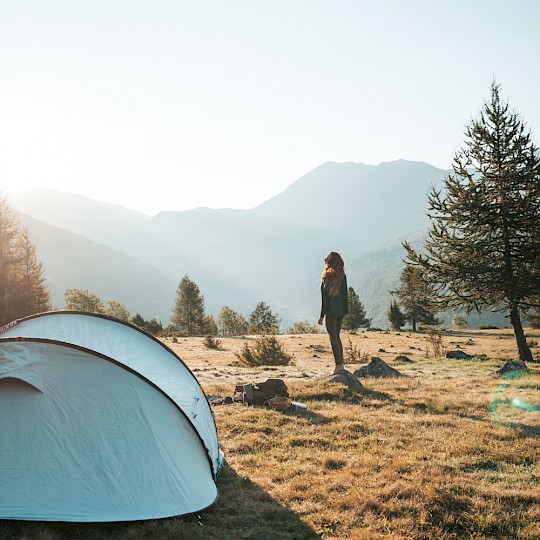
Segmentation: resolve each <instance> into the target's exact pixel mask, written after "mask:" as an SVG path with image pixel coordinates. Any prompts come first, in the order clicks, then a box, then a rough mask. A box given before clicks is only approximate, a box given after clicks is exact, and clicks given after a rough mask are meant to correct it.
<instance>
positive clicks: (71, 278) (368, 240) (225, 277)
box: [8, 160, 446, 330]
mask: <svg viewBox="0 0 540 540" xmlns="http://www.w3.org/2000/svg"><path fill="white" fill-rule="evenodd" d="M445 174H446V171H443V170H441V169H437V168H436V167H433V166H431V165H429V164H427V163H420V162H411V161H403V160H400V161H396V162H391V163H382V164H380V165H378V166H372V165H363V164H357V163H333V162H328V163H325V164H323V165H321V166H320V167H318V168H316V169H314V170H313V171H311V172H310V173H308V174H306V175H305V176H303V177H302V178H300V179H299V180H297V181H296V182H294V183H293V184H292V185H291V186H289V188H287V189H286V190H285V191H284V192H282V193H280V194H279V195H277V196H276V197H273V198H272V199H270V200H268V201H266V202H265V203H263V204H261V205H260V206H258V207H256V208H254V209H252V210H232V209H222V210H212V209H209V208H198V209H195V210H190V211H185V212H161V213H159V214H157V215H156V216H153V217H149V216H146V215H144V214H140V213H137V212H132V211H130V210H127V209H125V208H123V207H121V206H117V205H111V204H107V203H102V202H99V201H94V200H92V199H88V198H85V197H82V196H80V195H73V194H65V193H60V192H52V191H40V192H33V193H32V192H30V193H26V194H18V195H8V199H9V201H10V204H11V205H12V206H13V207H14V208H16V209H18V210H20V211H21V212H23V213H25V214H27V215H26V216H22V217H23V220H24V221H25V222H27V223H28V224H29V226H30V229H31V234H32V239H33V241H34V242H35V244H36V246H37V248H38V254H39V256H40V259H41V260H42V261H43V262H44V264H45V266H46V271H47V276H48V277H49V280H50V281H51V283H52V287H53V297H55V298H62V303H63V292H64V290H65V289H66V288H69V287H79V288H86V289H89V290H91V291H92V292H94V293H95V294H98V295H99V296H101V297H102V298H103V299H105V300H107V299H117V300H120V301H122V302H124V303H125V304H126V305H128V307H129V308H130V310H131V311H139V312H140V313H141V314H142V315H143V317H145V318H151V317H154V316H156V315H159V317H160V318H161V320H162V322H164V323H168V320H169V316H170V314H171V310H172V305H173V302H174V298H175V294H176V286H177V285H178V283H179V281H180V279H181V278H182V276H184V275H185V274H188V275H189V276H190V278H191V279H193V280H194V281H195V282H196V283H197V284H198V285H199V287H200V289H201V291H202V293H203V295H204V297H205V301H206V307H207V312H208V313H212V314H214V315H216V316H217V314H218V312H219V310H220V309H221V307H222V306H223V305H228V306H229V307H231V308H232V309H235V310H237V311H241V312H242V313H244V315H246V316H248V315H249V313H250V312H251V311H252V310H253V308H254V307H255V304H256V303H257V302H258V301H260V300H264V301H265V302H267V303H269V304H270V306H271V307H272V309H273V310H274V312H277V313H278V314H279V315H280V316H281V317H282V319H283V321H282V325H281V329H282V330H286V328H287V327H288V326H289V325H290V324H291V323H292V322H294V321H296V320H303V319H309V320H311V321H313V320H315V319H316V318H317V316H318V312H319V309H320V305H319V283H320V274H321V270H322V261H323V259H324V257H325V255H326V254H327V253H328V251H330V250H335V251H340V252H341V253H342V254H343V255H344V256H345V258H346V261H347V264H348V276H349V284H350V285H351V286H352V287H354V288H355V290H356V292H357V293H358V294H359V296H360V299H361V300H362V301H363V302H364V304H365V306H366V308H367V311H368V316H370V317H373V324H374V325H376V326H380V327H387V326H388V322H387V320H386V309H387V307H388V303H389V301H388V298H389V293H388V290H389V288H393V287H395V286H396V285H397V283H398V279H399V273H400V271H401V268H402V264H403V263H402V258H403V256H404V253H403V248H402V247H401V244H400V241H401V239H403V238H405V237H407V238H413V239H420V238H421V237H422V235H423V234H425V231H426V229H427V227H428V219H427V217H426V211H425V207H426V201H427V196H426V194H427V191H428V190H429V188H430V186H432V185H438V184H440V183H441V181H442V179H443V178H444V176H445ZM28 215H30V216H31V217H32V218H33V220H32V219H30V217H28ZM35 220H40V221H41V222H45V223H47V224H49V225H54V226H55V227H56V228H52V227H49V228H47V227H45V223H41V224H38V223H37V222H36V221H35ZM68 231H69V232H68ZM73 233H77V235H79V236H75V235H74V234H73ZM98 244H99V245H98Z"/></svg>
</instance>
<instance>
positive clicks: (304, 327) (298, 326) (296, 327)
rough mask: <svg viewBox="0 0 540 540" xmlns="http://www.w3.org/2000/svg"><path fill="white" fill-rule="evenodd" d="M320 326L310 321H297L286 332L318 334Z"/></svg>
mask: <svg viewBox="0 0 540 540" xmlns="http://www.w3.org/2000/svg"><path fill="white" fill-rule="evenodd" d="M318 333H319V327H318V326H317V325H316V324H311V323H310V322H309V321H297V322H295V323H294V324H293V325H292V326H291V327H290V328H289V329H288V330H287V332H286V334H318Z"/></svg>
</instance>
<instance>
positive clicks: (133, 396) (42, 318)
mask: <svg viewBox="0 0 540 540" xmlns="http://www.w3.org/2000/svg"><path fill="white" fill-rule="evenodd" d="M0 434H1V436H0V518H1V519H24V520H40V521H80V522H93V521H95V522H104V521H128V520H141V519H150V518H162V517H170V516H174V515H180V514H186V513H191V512H196V511H199V510H202V509H203V508H206V507H208V506H210V505H212V504H213V503H214V502H215V501H216V500H217V496H218V493H217V487H216V484H215V479H216V475H217V473H218V471H219V468H220V466H221V463H222V457H223V455H222V452H221V450H220V447H219V444H218V439H217V432H216V426H215V422H214V418H213V414H212V411H211V409H210V406H209V404H208V400H207V399H206V396H205V395H204V392H203V390H202V389H201V387H200V385H199V383H198V382H197V380H196V378H195V377H194V375H193V374H192V373H191V371H190V370H189V369H188V368H187V366H186V365H185V364H184V363H183V362H182V361H181V360H180V358H179V357H178V356H176V355H175V354H174V352H173V351H171V350H170V349H169V348H167V347H166V346H165V345H164V344H162V343H161V342H160V341H159V340H157V339H155V338H153V337H152V336H150V335H148V334H146V333H145V332H142V331H141V330H139V329H137V328H136V327H135V326H132V325H130V324H128V323H124V322H122V321H119V320H116V319H113V318H110V317H106V316H101V315H96V314H89V313H79V312H50V313H44V314H40V315H36V316H32V317H28V318H25V319H21V320H19V321H16V322H15V323H11V324H10V325H7V326H6V327H4V328H2V329H0Z"/></svg>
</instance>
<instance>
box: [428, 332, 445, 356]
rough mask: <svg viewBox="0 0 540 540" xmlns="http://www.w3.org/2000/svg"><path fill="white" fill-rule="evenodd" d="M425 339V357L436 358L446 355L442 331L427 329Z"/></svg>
mask: <svg viewBox="0 0 540 540" xmlns="http://www.w3.org/2000/svg"><path fill="white" fill-rule="evenodd" d="M426 340H427V347H426V358H437V357H439V356H445V355H446V351H447V349H446V347H445V346H444V342H443V338H442V332H440V331H439V330H433V329H430V330H428V331H427V335H426Z"/></svg>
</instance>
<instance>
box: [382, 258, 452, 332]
mask: <svg viewBox="0 0 540 540" xmlns="http://www.w3.org/2000/svg"><path fill="white" fill-rule="evenodd" d="M400 280H401V282H400V286H399V288H398V289H396V290H394V291H391V292H392V294H395V295H396V296H397V298H398V300H399V305H400V307H401V309H402V310H403V314H404V315H405V320H406V321H408V322H410V323H411V326H412V329H413V332H416V328H417V324H425V325H427V326H433V325H436V324H441V321H440V320H439V319H437V318H436V316H435V314H436V309H437V308H436V307H435V303H436V295H435V291H434V289H433V286H432V285H431V284H430V283H429V282H428V281H427V277H426V273H425V271H424V270H423V268H421V267H418V266H412V265H410V264H406V265H405V267H404V268H403V270H402V271H401V276H400Z"/></svg>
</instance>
